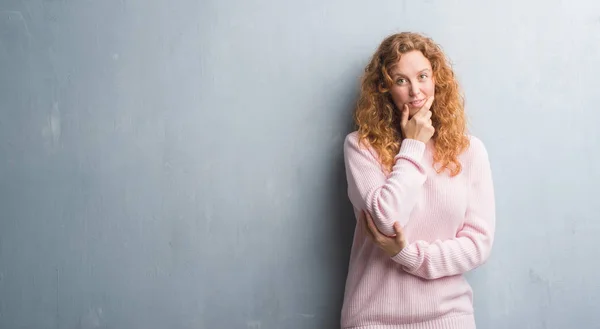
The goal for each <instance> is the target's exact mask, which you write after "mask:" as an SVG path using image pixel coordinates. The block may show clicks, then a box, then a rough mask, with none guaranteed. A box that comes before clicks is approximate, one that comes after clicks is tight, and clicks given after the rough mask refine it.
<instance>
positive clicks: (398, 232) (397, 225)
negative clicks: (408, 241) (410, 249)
mask: <svg viewBox="0 0 600 329" xmlns="http://www.w3.org/2000/svg"><path fill="white" fill-rule="evenodd" d="M394 232H396V240H397V241H399V242H403V241H404V232H402V227H401V226H400V223H398V222H395V223H394Z"/></svg>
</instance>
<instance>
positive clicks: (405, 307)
mask: <svg viewBox="0 0 600 329" xmlns="http://www.w3.org/2000/svg"><path fill="white" fill-rule="evenodd" d="M433 150H434V149H433V142H432V141H430V142H429V143H428V144H424V143H422V142H419V141H416V140H412V139H405V140H404V141H403V142H402V144H401V147H400V151H399V152H398V154H397V155H396V157H395V165H394V167H393V170H392V172H391V173H385V172H384V171H383V170H382V167H381V165H380V164H379V162H378V161H377V156H376V154H375V151H374V150H373V149H372V148H366V147H364V145H361V146H360V147H359V145H358V135H357V133H356V132H353V133H351V134H349V135H348V136H347V137H346V140H345V143H344V158H345V163H346V175H347V180H348V196H349V197H350V201H351V202H352V204H353V207H354V213H355V216H356V218H357V219H358V221H357V223H358V225H356V228H355V232H354V241H353V245H352V250H351V255H350V267H349V273H348V277H347V280H346V291H345V295H344V305H343V309H342V318H341V325H342V328H354V329H359V328H364V329H366V328H368V329H392V328H394V329H409V328H410V329H417V328H418V329H445V328H448V329H450V328H452V329H472V328H475V320H474V316H473V296H472V290H471V287H470V286H469V284H468V283H467V281H466V280H465V279H464V277H463V274H464V273H465V272H467V271H470V270H472V269H474V268H476V267H478V266H479V265H481V264H483V263H484V262H485V261H486V260H487V258H488V257H489V255H490V251H491V248H492V243H493V240H494V229H495V201H494V189H493V182H492V176H491V169H490V164H489V161H488V155H487V151H486V149H485V147H484V145H483V143H482V142H481V141H480V140H479V139H477V138H476V137H473V136H470V147H469V148H468V149H467V150H466V151H465V152H464V153H463V154H462V155H461V156H460V157H459V160H460V162H461V164H462V166H463V171H462V172H461V173H460V174H459V175H458V176H455V177H450V175H449V174H448V172H444V173H442V174H437V173H436V172H435V170H434V168H433V167H432V163H433ZM361 210H367V211H368V212H369V213H370V214H371V216H372V217H373V220H374V222H375V224H376V225H377V227H378V228H379V230H380V231H381V232H382V233H384V234H387V235H392V234H394V230H393V227H392V225H393V223H394V221H398V222H399V223H400V224H401V226H402V227H403V231H404V234H405V237H406V240H407V243H408V245H407V247H406V248H404V249H403V250H402V251H401V252H400V253H399V254H397V255H395V256H394V257H389V256H388V255H387V254H386V253H385V252H384V251H383V250H381V249H380V248H379V247H378V246H377V245H375V244H374V243H373V242H372V241H371V240H370V239H369V238H368V236H367V235H366V232H365V229H364V226H363V225H362V223H361V220H362V218H359V216H360V211H361Z"/></svg>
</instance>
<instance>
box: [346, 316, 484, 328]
mask: <svg viewBox="0 0 600 329" xmlns="http://www.w3.org/2000/svg"><path fill="white" fill-rule="evenodd" d="M342 329H476V326H475V317H474V316H473V314H466V315H459V316H450V317H444V318H439V319H435V320H431V321H425V322H419V323H409V324H396V325H369V326H358V327H342Z"/></svg>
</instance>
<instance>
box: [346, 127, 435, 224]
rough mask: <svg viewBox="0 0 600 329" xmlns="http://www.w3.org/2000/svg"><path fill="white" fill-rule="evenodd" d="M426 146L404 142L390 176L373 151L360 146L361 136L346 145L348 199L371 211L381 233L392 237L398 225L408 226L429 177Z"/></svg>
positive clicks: (362, 208)
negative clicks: (425, 167)
mask: <svg viewBox="0 0 600 329" xmlns="http://www.w3.org/2000/svg"><path fill="white" fill-rule="evenodd" d="M424 152H425V144H424V143H422V142H420V141H417V140H413V139H404V140H403V141H402V144H401V145H400V150H399V152H398V154H397V155H396V156H395V157H394V161H395V162H394V166H393V169H392V172H391V174H390V175H386V174H385V173H384V171H383V170H382V166H381V163H380V162H379V159H378V158H377V157H376V156H374V153H375V152H374V151H373V150H372V148H369V147H366V146H365V145H364V144H363V145H359V142H358V134H357V133H356V132H354V133H352V134H349V135H348V136H347V137H346V140H345V142H344V162H345V166H346V179H347V182H348V196H349V198H350V201H351V202H352V204H353V205H354V207H356V208H358V209H361V210H366V211H368V212H369V214H370V215H371V217H373V221H374V223H375V225H376V226H377V228H378V229H379V231H380V232H381V233H383V234H385V235H388V236H392V235H394V234H395V232H394V227H393V225H394V222H396V221H397V222H399V223H400V225H401V226H404V225H406V223H407V222H408V218H409V215H410V212H411V211H412V209H413V207H414V205H415V203H416V200H417V197H418V195H419V193H418V190H419V188H420V187H422V186H423V183H424V182H425V179H426V178H427V176H426V173H425V170H424V168H423V165H422V162H421V161H422V158H423V154H424Z"/></svg>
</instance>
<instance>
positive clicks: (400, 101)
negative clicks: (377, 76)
mask: <svg viewBox="0 0 600 329" xmlns="http://www.w3.org/2000/svg"><path fill="white" fill-rule="evenodd" d="M390 76H391V77H392V81H393V82H394V83H393V84H392V86H391V88H390V94H391V95H392V100H393V101H394V104H395V105H396V108H398V109H400V110H402V109H403V108H404V105H405V104H408V109H409V116H410V117H412V116H413V115H414V114H415V113H417V111H418V110H419V109H420V108H421V107H422V106H423V105H424V104H425V101H426V100H427V98H428V97H430V96H434V93H435V81H434V79H433V70H432V68H431V63H430V62H429V60H428V59H427V57H425V56H423V53H421V52H420V51H418V50H413V51H411V52H408V53H405V54H402V56H401V57H400V60H399V61H398V64H396V66H394V67H393V68H392V71H391V72H390Z"/></svg>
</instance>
